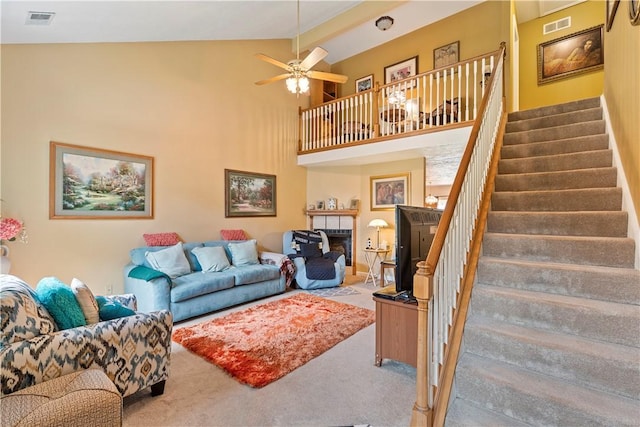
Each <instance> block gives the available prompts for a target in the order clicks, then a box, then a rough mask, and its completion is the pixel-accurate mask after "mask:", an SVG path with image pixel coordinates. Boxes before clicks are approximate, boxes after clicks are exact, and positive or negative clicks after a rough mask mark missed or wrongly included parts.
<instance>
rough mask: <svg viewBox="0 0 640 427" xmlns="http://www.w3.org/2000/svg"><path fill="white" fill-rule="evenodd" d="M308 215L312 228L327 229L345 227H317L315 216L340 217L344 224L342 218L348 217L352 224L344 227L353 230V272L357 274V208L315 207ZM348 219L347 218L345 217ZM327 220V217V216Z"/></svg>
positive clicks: (339, 221)
mask: <svg viewBox="0 0 640 427" xmlns="http://www.w3.org/2000/svg"><path fill="white" fill-rule="evenodd" d="M306 213H307V216H308V217H309V225H310V228H311V229H316V228H318V229H326V228H343V227H342V226H340V227H316V226H315V224H314V220H313V218H314V217H339V218H338V223H339V224H342V218H343V217H348V218H349V221H350V224H349V227H346V228H344V229H348V230H351V274H352V275H354V276H355V274H356V272H357V269H356V252H357V251H356V248H355V245H356V243H357V242H358V238H357V237H358V236H357V234H356V217H357V216H358V213H359V212H358V210H357V209H322V210H320V209H313V210H307V211H306ZM345 219H346V218H345ZM325 221H326V218H325Z"/></svg>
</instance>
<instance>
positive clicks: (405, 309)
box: [373, 296, 418, 367]
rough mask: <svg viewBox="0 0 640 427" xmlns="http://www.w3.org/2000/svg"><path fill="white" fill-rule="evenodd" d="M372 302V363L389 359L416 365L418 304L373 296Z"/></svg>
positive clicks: (379, 362)
mask: <svg viewBox="0 0 640 427" xmlns="http://www.w3.org/2000/svg"><path fill="white" fill-rule="evenodd" d="M373 300H374V301H375V302H376V359H375V360H376V361H375V364H376V366H380V365H382V359H393V360H397V361H399V362H403V363H406V364H408V365H411V366H413V367H416V366H417V357H418V306H417V305H415V304H411V303H405V302H404V301H393V300H390V299H385V298H379V297H375V296H374V297H373Z"/></svg>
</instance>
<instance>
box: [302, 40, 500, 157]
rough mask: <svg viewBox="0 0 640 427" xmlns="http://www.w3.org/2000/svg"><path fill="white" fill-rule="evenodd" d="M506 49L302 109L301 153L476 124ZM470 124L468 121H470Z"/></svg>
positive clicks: (377, 84) (376, 85)
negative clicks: (481, 106)
mask: <svg viewBox="0 0 640 427" xmlns="http://www.w3.org/2000/svg"><path fill="white" fill-rule="evenodd" d="M499 55H500V50H497V51H494V52H491V53H488V54H485V55H481V56H478V57H475V58H471V59H468V60H466V61H462V62H459V63H456V64H452V65H448V66H446V67H442V68H438V69H435V70H432V71H429V72H426V73H422V74H418V75H416V76H412V77H409V78H406V79H404V80H397V81H394V82H391V83H389V84H385V85H380V84H379V83H376V84H375V86H374V87H373V88H372V89H370V90H368V91H364V92H359V93H356V94H354V95H350V96H347V97H343V98H339V99H336V100H334V101H331V102H327V103H324V104H322V105H319V106H317V107H313V108H309V109H306V110H301V111H300V141H299V146H298V154H309V153H313V152H318V151H324V150H330V149H335V148H344V147H346V146H351V145H360V144H365V143H369V142H377V141H380V140H384V139H390V138H397V137H400V136H410V135H417V134H421V133H428V132H432V131H435V130H441V129H442V128H443V127H445V126H446V127H452V126H455V125H458V124H461V123H465V122H470V121H474V120H475V119H476V117H477V114H478V109H479V106H480V102H481V100H482V98H483V97H484V94H485V90H486V89H487V82H488V80H489V78H490V77H491V75H492V73H493V71H494V67H495V64H496V63H497V61H498V58H499ZM466 124H467V125H468V123H466Z"/></svg>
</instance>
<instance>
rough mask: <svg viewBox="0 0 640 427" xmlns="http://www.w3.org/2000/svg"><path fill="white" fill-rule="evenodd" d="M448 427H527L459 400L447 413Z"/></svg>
mask: <svg viewBox="0 0 640 427" xmlns="http://www.w3.org/2000/svg"><path fill="white" fill-rule="evenodd" d="M445 426H446V427H478V426H491V427H527V426H529V424H526V423H522V422H520V421H518V420H516V419H513V418H511V417H507V416H506V415H503V414H499V413H497V412H493V411H489V410H487V409H482V408H479V407H477V406H475V405H473V404H472V403H471V402H468V401H466V400H463V399H460V398H457V399H455V400H454V401H453V403H452V404H451V406H450V407H449V410H448V411H447V420H446V423H445Z"/></svg>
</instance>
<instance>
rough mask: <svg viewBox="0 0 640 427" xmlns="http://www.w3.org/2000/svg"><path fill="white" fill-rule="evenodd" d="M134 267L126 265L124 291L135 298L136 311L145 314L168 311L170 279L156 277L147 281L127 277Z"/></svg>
mask: <svg viewBox="0 0 640 427" xmlns="http://www.w3.org/2000/svg"><path fill="white" fill-rule="evenodd" d="M135 267H136V266H135V265H134V264H128V265H127V266H125V268H124V290H125V292H128V293H132V294H134V295H135V296H136V299H137V305H138V310H139V311H142V312H145V313H149V312H152V311H158V310H170V302H171V283H172V282H171V279H169V278H168V277H158V278H156V279H151V280H148V281H147V280H144V279H136V278H134V277H129V272H130V271H131V270H133V269H134V268H135Z"/></svg>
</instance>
